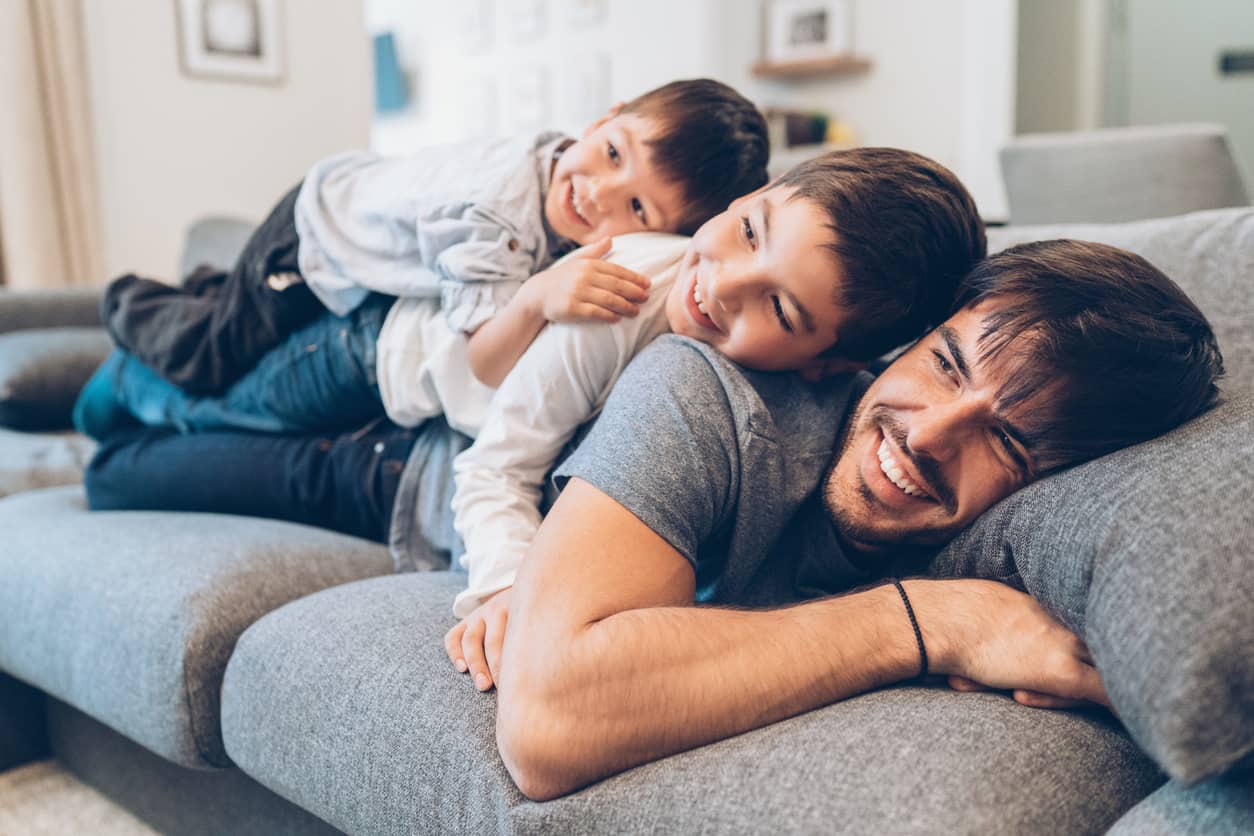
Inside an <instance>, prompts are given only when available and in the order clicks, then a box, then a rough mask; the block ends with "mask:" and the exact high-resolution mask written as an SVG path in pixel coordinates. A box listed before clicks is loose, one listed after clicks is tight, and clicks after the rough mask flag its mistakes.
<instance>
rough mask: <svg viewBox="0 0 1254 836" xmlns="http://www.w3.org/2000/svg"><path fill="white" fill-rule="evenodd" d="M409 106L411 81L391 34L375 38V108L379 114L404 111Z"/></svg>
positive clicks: (387, 33)
mask: <svg viewBox="0 0 1254 836" xmlns="http://www.w3.org/2000/svg"><path fill="white" fill-rule="evenodd" d="M408 104H409V81H408V80H407V79H406V78H405V73H404V72H402V71H401V65H400V62H399V61H398V60H397V59H396V38H395V37H394V36H393V35H392V33H391V32H383V33H381V34H378V35H375V36H374V107H375V110H376V111H377V112H379V113H388V112H391V111H396V110H404V109H405V106H406V105H408Z"/></svg>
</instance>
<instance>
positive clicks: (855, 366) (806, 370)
mask: <svg viewBox="0 0 1254 836" xmlns="http://www.w3.org/2000/svg"><path fill="white" fill-rule="evenodd" d="M866 367H867V364H866V362H865V361H862V360H850V359H848V358H845V357H815V358H814V359H813V360H811V361H810V362H809V363H807V364H806V365H805V366H803V367H802V368H801V369H799V371H800V372H801V376H802V377H804V378H805V379H806V380H808V381H810V382H811V383H818V382H819V381H820V380H823V379H824V378H827V377H831V376H832V375H837V374H856V373H857V372H860V371H863V370H864V369H866Z"/></svg>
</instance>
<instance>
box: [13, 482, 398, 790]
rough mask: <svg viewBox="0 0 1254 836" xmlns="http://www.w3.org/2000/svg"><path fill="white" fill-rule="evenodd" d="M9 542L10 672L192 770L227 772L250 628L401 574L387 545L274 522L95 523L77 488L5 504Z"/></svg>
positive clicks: (130, 517) (141, 518)
mask: <svg viewBox="0 0 1254 836" xmlns="http://www.w3.org/2000/svg"><path fill="white" fill-rule="evenodd" d="M188 476H189V478H194V474H188ZM0 531H4V532H5V539H6V544H5V547H4V548H3V549H0V578H3V583H0V669H2V670H5V671H7V672H9V673H11V674H13V675H14V676H16V677H18V678H20V679H23V680H25V681H26V682H28V683H30V684H32V685H35V686H36V687H38V688H40V689H41V690H43V691H46V692H47V693H49V694H51V695H53V696H55V697H57V698H59V699H62V700H64V701H65V702H67V703H70V704H71V705H74V706H75V707H77V708H79V709H81V710H82V711H84V712H86V713H87V714H89V715H91V716H93V717H95V718H96V719H97V720H100V721H101V722H103V723H105V724H107V725H109V726H111V727H113V728H114V729H117V730H118V731H120V732H122V733H123V734H126V735H127V736H129V737H130V738H132V739H133V740H135V741H136V742H138V743H140V744H142V745H144V746H146V747H148V748H149V749H151V750H152V751H154V752H156V753H157V754H160V755H162V756H164V757H166V758H168V759H170V760H172V761H174V762H176V763H180V764H183V765H184V766H189V767H206V766H223V765H226V764H228V763H229V762H228V760H227V758H226V754H225V752H224V751H223V748H222V740H221V733H220V729H219V723H218V716H219V707H218V694H219V691H220V688H221V678H222V672H223V670H224V669H225V667H226V661H227V657H228V656H229V655H230V653H231V650H232V648H233V647H234V645H235V641H236V638H237V637H238V636H239V634H240V633H241V632H243V630H244V628H246V627H247V626H248V625H249V624H251V623H252V622H253V621H255V620H256V619H257V618H259V617H260V616H262V615H264V614H265V613H267V612H269V611H270V610H272V609H274V608H275V607H278V606H279V605H281V604H284V603H286V602H287V601H290V600H292V599H294V598H299V597H301V596H302V595H307V594H309V593H311V592H315V591H317V590H319V589H322V588H324V587H327V586H332V585H335V584H339V583H344V582H346V581H350V580H355V579H358V578H362V577H369V576H372V575H378V574H383V573H386V572H389V571H390V570H391V567H392V560H391V557H389V555H388V554H387V550H386V549H384V548H383V547H382V546H379V545H377V544H374V543H368V542H366V541H363V540H357V539H354V538H350V537H345V536H343V535H338V534H334V533H331V532H328V531H323V530H321V529H315V528H309V527H305V526H298V525H292V524H286V523H277V522H274V521H272V520H260V519H253V518H249V517H228V516H218V515H212V514H176V513H160V512H147V511H133V512H93V513H87V512H86V511H85V508H84V498H83V495H82V491H81V489H79V488H56V489H51V490H46V491H32V492H28V493H24V494H20V495H17V496H11V497H8V498H6V499H5V500H3V501H0ZM264 714H265V712H263V713H262V716H264Z"/></svg>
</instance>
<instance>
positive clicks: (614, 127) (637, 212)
mask: <svg viewBox="0 0 1254 836" xmlns="http://www.w3.org/2000/svg"><path fill="white" fill-rule="evenodd" d="M660 130H661V126H660V125H658V124H657V123H656V122H655V121H654V120H652V119H647V118H645V117H642V116H638V115H636V114H634V113H619V112H618V108H617V107H616V108H615V109H613V110H611V111H610V112H609V113H607V114H606V115H605V116H603V117H602V118H601V119H598V120H597V121H596V122H593V123H592V124H591V125H589V126H588V128H587V130H585V131H584V134H583V137H582V138H581V139H580V140H579V141H578V142H576V143H575V144H574V145H572V146H570V147H569V148H567V149H566V150H565V151H564V152H563V153H562V156H561V157H560V158H559V159H558V161H557V164H556V165H555V166H554V167H553V176H552V178H551V179H550V181H549V192H548V195H547V196H546V197H545V199H544V216H545V218H547V219H548V222H549V226H550V227H551V228H552V229H553V231H554V232H556V233H557V234H558V235H561V236H562V237H564V238H569V239H570V240H572V241H575V242H576V243H578V244H579V245H581V246H582V245H584V244H591V243H593V242H594V241H599V240H600V239H602V238H606V237H609V236H613V235H625V234H627V233H628V232H646V231H652V232H674V231H675V230H676V229H678V227H679V223H680V220H681V216H682V213H683V210H684V191H683V189H682V188H681V187H680V185H679V184H678V183H672V182H671V181H670V180H668V179H666V178H665V177H663V176H662V174H661V172H660V171H659V170H658V169H657V168H656V167H655V166H654V165H653V161H652V159H651V154H650V152H649V147H648V145H647V144H646V143H647V141H648V140H650V139H652V138H653V137H654V136H655V135H656V134H657V133H659V132H660Z"/></svg>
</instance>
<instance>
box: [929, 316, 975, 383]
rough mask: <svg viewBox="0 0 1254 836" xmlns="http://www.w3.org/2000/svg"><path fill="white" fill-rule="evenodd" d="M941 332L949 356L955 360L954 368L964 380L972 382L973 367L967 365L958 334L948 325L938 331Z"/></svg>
mask: <svg viewBox="0 0 1254 836" xmlns="http://www.w3.org/2000/svg"><path fill="white" fill-rule="evenodd" d="M936 330H937V331H939V332H940V335H941V339H942V340H944V341H945V347H946V348H948V349H949V356H950V357H952V358H954V368H956V369H957V370H958V374H960V375H962V379H963V380H965V381H967V382H968V383H970V382H971V367H970V366H968V365H967V355H965V354H963V353H962V347H961V346H960V345H958V333H957V332H956V331H954V329H952V328H950V327H949V326H948V325H942V326H940V327H939V328H937V329H936Z"/></svg>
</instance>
